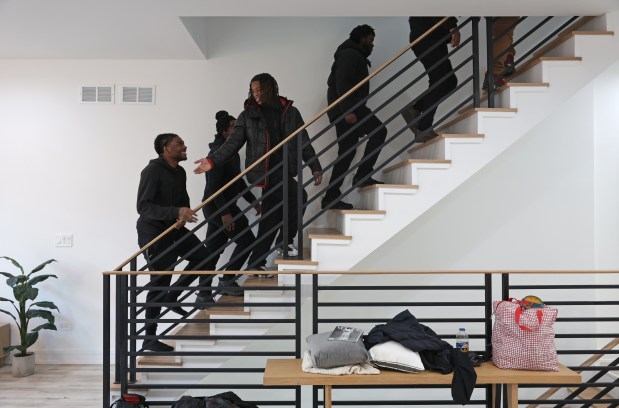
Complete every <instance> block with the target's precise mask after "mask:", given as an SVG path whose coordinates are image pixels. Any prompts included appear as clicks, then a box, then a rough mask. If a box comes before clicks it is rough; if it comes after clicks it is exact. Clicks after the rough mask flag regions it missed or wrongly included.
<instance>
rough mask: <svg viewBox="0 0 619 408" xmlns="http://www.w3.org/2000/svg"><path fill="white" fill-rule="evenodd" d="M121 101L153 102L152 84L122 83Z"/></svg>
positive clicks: (153, 91) (131, 102) (147, 103)
mask: <svg viewBox="0 0 619 408" xmlns="http://www.w3.org/2000/svg"><path fill="white" fill-rule="evenodd" d="M122 101H123V103H129V104H143V105H154V104H155V87H154V86H135V85H123V99H122Z"/></svg>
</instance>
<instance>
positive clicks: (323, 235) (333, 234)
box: [308, 228, 352, 240]
mask: <svg viewBox="0 0 619 408" xmlns="http://www.w3.org/2000/svg"><path fill="white" fill-rule="evenodd" d="M308 238H309V239H348V240H350V239H352V236H351V235H344V234H342V233H341V232H339V231H338V230H336V229H335V228H310V229H309V230H308Z"/></svg>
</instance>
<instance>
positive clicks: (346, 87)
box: [321, 24, 387, 210]
mask: <svg viewBox="0 0 619 408" xmlns="http://www.w3.org/2000/svg"><path fill="white" fill-rule="evenodd" d="M374 37H375V34H374V29H373V28H372V27H370V26H369V25H367V24H363V25H360V26H357V27H355V28H354V29H353V30H352V31H351V32H350V37H349V38H348V39H347V40H346V41H344V42H343V43H342V44H340V46H339V47H337V50H336V51H335V55H334V56H333V57H334V61H333V65H332V66H331V74H330V75H329V79H328V80H327V85H328V86H329V89H328V90H327V101H328V102H329V104H332V103H333V102H335V101H336V100H337V99H338V98H340V97H342V95H344V94H345V93H347V92H348V91H350V89H352V88H353V87H354V86H355V85H357V84H358V83H359V82H361V81H362V80H363V79H365V78H366V77H367V76H368V75H369V72H368V67H369V66H370V65H371V64H370V61H369V60H368V57H369V56H370V54H372V50H373V49H374ZM369 94H370V83H369V82H366V83H365V84H364V85H363V86H361V87H360V88H359V89H357V90H356V91H355V92H353V93H352V94H351V95H349V96H348V97H347V98H346V99H344V100H343V101H342V102H341V103H340V104H339V105H337V106H335V107H334V108H333V109H331V110H330V111H329V112H327V115H328V116H329V121H330V122H331V123H335V133H336V134H337V144H338V150H337V157H338V158H337V160H338V161H337V162H336V163H335V165H334V166H333V172H332V173H331V179H330V180H329V188H328V189H327V192H326V193H325V196H324V198H323V199H322V203H321V206H322V208H323V209H325V208H330V209H332V210H350V209H352V208H353V205H352V204H350V203H346V202H344V201H341V199H340V196H341V195H342V192H341V191H340V187H342V184H343V183H344V174H345V173H346V172H347V171H348V169H349V168H350V164H351V163H352V160H353V159H354V158H355V152H356V150H357V149H356V148H355V147H354V146H355V145H356V144H357V142H358V141H359V140H360V139H361V138H363V137H364V136H365V135H369V137H368V141H367V144H366V146H365V151H364V152H363V158H362V159H361V160H363V163H361V164H360V165H359V167H358V168H357V173H356V174H355V176H354V177H353V181H352V183H353V185H354V186H356V187H359V188H361V187H366V186H370V185H373V184H383V183H382V182H381V181H378V180H374V179H373V178H372V177H371V174H372V172H373V170H374V164H376V160H377V159H378V155H379V153H380V150H381V149H382V147H381V145H382V144H383V142H384V141H385V138H386V137H387V129H386V128H385V127H384V126H383V123H382V122H381V121H380V120H379V119H378V118H377V117H376V116H375V115H374V113H372V111H371V110H370V108H368V107H367V106H366V103H367V99H366V100H364V99H365V98H367V96H368V95H369ZM357 104H359V106H356V107H355V105H357ZM353 108H354V109H353ZM351 109H353V110H352V111H350V110H351ZM344 114H345V115H346V116H344V118H342V119H340V116H342V115H344ZM340 177H341V178H340ZM338 179H339V180H338Z"/></svg>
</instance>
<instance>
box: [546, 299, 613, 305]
mask: <svg viewBox="0 0 619 408" xmlns="http://www.w3.org/2000/svg"><path fill="white" fill-rule="evenodd" d="M544 303H545V304H546V305H547V306H613V305H619V301H618V300H581V301H578V300H566V301H561V300H559V301H551V300H548V301H546V300H544Z"/></svg>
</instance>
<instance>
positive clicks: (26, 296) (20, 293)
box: [13, 286, 39, 302]
mask: <svg viewBox="0 0 619 408" xmlns="http://www.w3.org/2000/svg"><path fill="white" fill-rule="evenodd" d="M38 295H39V289H37V288H32V287H28V286H26V287H22V286H17V287H15V288H14V289H13V296H15V300H17V301H18V302H25V301H26V300H34V299H36V298H37V296H38Z"/></svg>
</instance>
